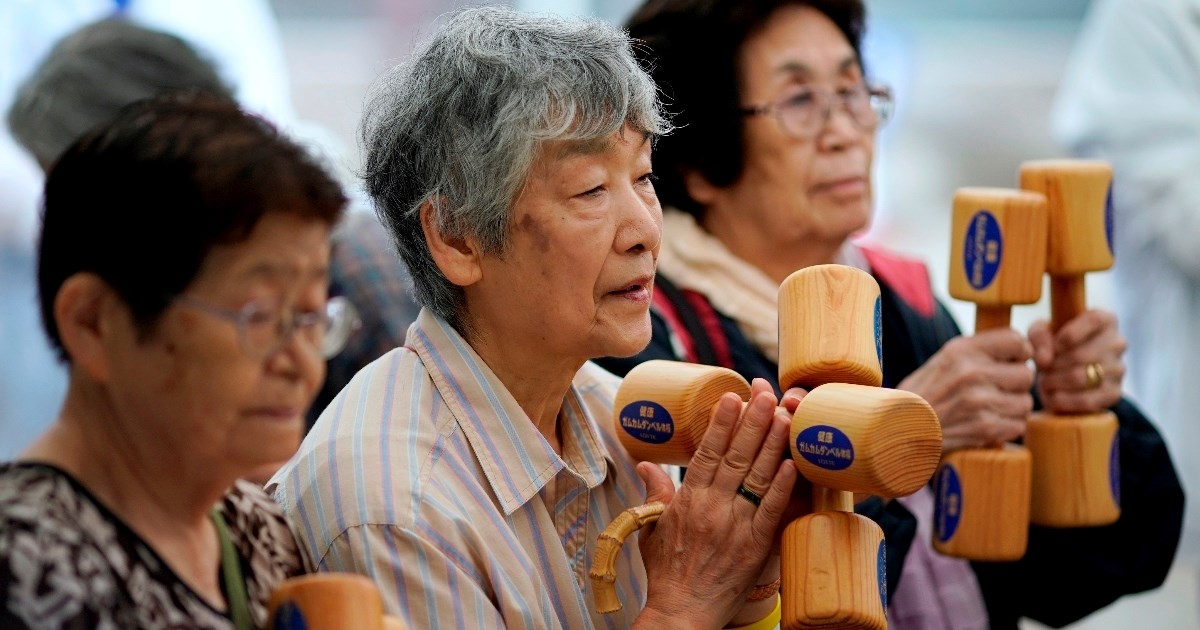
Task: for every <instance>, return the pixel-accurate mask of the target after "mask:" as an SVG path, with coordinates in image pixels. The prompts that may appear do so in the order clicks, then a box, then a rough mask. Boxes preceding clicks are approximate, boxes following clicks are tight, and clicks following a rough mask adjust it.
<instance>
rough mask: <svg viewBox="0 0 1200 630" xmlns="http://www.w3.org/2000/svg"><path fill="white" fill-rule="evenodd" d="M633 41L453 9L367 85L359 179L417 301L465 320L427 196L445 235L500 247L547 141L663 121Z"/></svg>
mask: <svg viewBox="0 0 1200 630" xmlns="http://www.w3.org/2000/svg"><path fill="white" fill-rule="evenodd" d="M632 46H633V41H632V40H631V39H630V38H629V36H628V35H627V34H626V33H625V32H624V31H622V30H620V29H618V28H616V27H614V26H611V25H609V24H607V23H605V22H602V21H599V20H594V19H576V18H562V17H551V16H541V15H532V14H528V13H519V12H516V11H513V10H511V9H506V8H500V7H476V8H471V9H464V10H461V11H458V12H456V13H454V14H452V16H451V18H450V19H449V20H448V21H447V22H446V23H445V25H444V26H443V27H442V28H441V29H439V30H438V32H437V33H435V34H434V35H433V36H432V37H431V38H430V39H428V40H427V41H426V42H424V43H423V44H421V45H420V46H419V47H418V49H417V50H416V51H415V52H414V53H413V56H412V57H411V59H410V60H409V61H408V62H407V63H405V64H402V65H400V66H397V67H395V68H393V69H392V70H391V71H390V72H388V73H387V74H385V76H384V77H382V78H381V79H380V80H379V81H378V82H377V83H376V84H375V86H374V87H373V88H372V90H371V94H370V95H369V97H368V99H367V104H366V108H365V112H366V114H365V116H364V118H363V122H362V126H361V129H360V134H361V141H362V143H363V147H364V148H365V153H366V155H365V159H364V173H363V175H364V179H365V183H366V189H367V191H368V192H369V193H370V195H371V197H372V198H373V199H374V201H375V209H376V212H377V213H378V214H379V218H380V220H381V221H382V222H383V223H384V225H386V226H388V228H389V229H390V230H391V232H392V235H393V238H394V239H395V244H396V248H397V249H398V250H399V253H400V256H401V258H403V260H404V263H405V264H406V265H407V266H408V269H409V272H410V273H411V275H412V279H413V287H414V294H415V296H416V298H417V301H419V302H420V303H421V304H422V305H423V306H425V307H428V308H429V309H431V310H432V311H433V312H435V313H437V314H438V315H440V316H441V317H442V318H444V319H446V320H447V321H448V322H450V324H451V325H453V326H454V327H455V328H457V329H458V330H460V331H462V332H466V330H465V327H466V326H467V325H468V323H467V321H466V318H465V315H466V313H465V300H464V294H463V291H462V288H461V287H458V286H456V285H454V284H452V283H451V282H450V281H448V280H447V279H446V278H445V276H443V275H442V273H441V271H440V270H439V269H438V267H437V265H436V264H435V263H434V260H433V258H432V256H431V255H430V252H429V247H428V245H427V244H426V242H425V239H424V235H423V232H422V230H421V218H420V208H421V206H422V205H423V204H424V203H426V202H430V203H431V204H432V207H433V209H434V217H435V221H436V226H437V229H438V230H439V232H440V233H442V234H443V235H445V236H446V237H448V238H464V237H473V238H475V239H477V240H478V242H479V243H480V247H481V248H482V249H483V253H486V254H489V255H500V254H503V253H505V250H506V244H507V226H508V221H509V211H510V208H511V206H512V203H513V202H514V200H515V199H516V198H517V196H518V194H519V192H520V190H521V188H522V186H523V185H524V183H525V181H526V178H527V177H528V175H529V172H530V170H531V168H532V164H533V160H534V159H535V156H536V153H537V151H538V149H539V147H540V145H541V144H542V143H544V142H546V141H549V140H577V141H587V140H593V139H598V138H604V137H607V136H610V135H612V134H614V133H616V132H617V131H619V130H620V129H622V128H623V127H624V126H625V125H626V124H628V125H630V126H631V127H632V128H634V129H636V130H637V131H639V132H641V133H646V134H648V135H650V136H651V137H652V138H653V137H655V136H658V135H662V134H666V133H669V132H670V130H671V125H670V122H669V121H668V119H667V116H666V114H665V113H664V111H663V108H662V105H661V103H660V101H659V98H658V92H657V89H656V88H655V85H654V82H653V81H652V80H651V79H650V77H649V76H648V75H647V74H646V73H645V72H644V71H643V70H642V69H641V67H639V65H638V63H637V61H636V60H635V58H634V56H633V50H632Z"/></svg>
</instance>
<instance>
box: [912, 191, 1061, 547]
mask: <svg viewBox="0 0 1200 630" xmlns="http://www.w3.org/2000/svg"><path fill="white" fill-rule="evenodd" d="M953 212H954V216H953V220H952V225H953V227H952V228H951V230H952V231H951V234H952V240H951V256H950V261H951V262H950V275H949V278H950V295H952V296H953V297H955V298H958V299H960V300H966V301H968V302H974V303H975V309H976V310H975V332H976V333H979V332H983V331H985V330H991V329H995V328H1007V327H1008V326H1009V323H1010V317H1011V310H1012V306H1013V305H1014V304H1032V303H1034V302H1037V301H1038V300H1039V299H1040V298H1041V294H1042V273H1043V272H1044V270H1045V267H1046V254H1045V252H1046V198H1045V197H1043V196H1042V195H1040V194H1037V193H1032V192H1025V191H1020V190H1014V189H1007V188H961V189H959V190H958V191H957V192H956V193H955V195H954V210H953ZM1032 459H1033V458H1032V454H1031V453H1030V451H1029V450H1028V449H1027V448H1025V447H1023V446H1019V445H1016V444H1004V445H1000V446H995V447H990V448H964V449H959V450H956V451H953V452H951V453H948V454H947V455H946V456H945V457H944V458H943V461H942V465H941V467H940V468H938V472H937V474H936V475H934V483H933V490H934V522H933V547H934V549H936V550H938V551H939V552H941V553H944V554H947V555H952V556H957V557H960V558H968V559H971V560H987V561H1011V560H1017V559H1019V558H1021V556H1023V555H1025V548H1026V546H1027V544H1028V539H1029V501H1030V499H1029V496H1030V479H1031V476H1032V465H1033V464H1032Z"/></svg>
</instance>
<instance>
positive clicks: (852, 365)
mask: <svg viewBox="0 0 1200 630" xmlns="http://www.w3.org/2000/svg"><path fill="white" fill-rule="evenodd" d="M880 308H881V304H880V293H879V285H878V283H876V282H875V279H874V278H872V277H871V276H870V275H869V274H867V273H866V272H863V271H861V270H859V269H856V268H853V267H848V266H844V265H816V266H813V267H807V268H805V269H801V270H799V271H797V272H795V273H793V274H792V275H791V276H789V277H788V278H787V279H786V280H785V281H784V282H783V284H782V285H781V286H780V288H779V339H780V344H779V355H780V356H779V378H780V385H781V386H782V387H783V388H784V389H787V388H791V387H805V388H808V389H809V390H810V391H809V393H808V395H807V396H805V398H804V400H803V401H802V402H801V403H800V406H799V408H798V409H797V410H796V414H795V415H794V416H793V418H792V432H791V448H792V458H793V460H795V462H796V466H797V468H798V469H799V470H800V472H801V474H803V475H804V476H805V477H806V478H807V479H809V480H810V481H812V482H813V513H812V514H809V515H807V516H803V517H800V518H798V519H796V520H795V521H794V522H792V523H790V524H789V525H788V526H787V527H786V528H785V529H784V534H783V547H782V554H783V556H782V567H781V568H782V575H781V583H782V584H781V586H782V590H781V597H782V620H781V624H780V625H781V627H782V628H784V630H795V629H802V628H803V629H807V628H864V629H872V630H877V629H882V628H886V627H887V616H886V615H887V577H886V576H887V574H886V570H885V567H886V562H885V551H884V550H885V545H884V536H883V531H882V530H881V529H880V528H879V526H878V525H876V524H875V523H874V522H873V521H871V520H870V519H868V518H866V517H863V516H860V515H858V514H855V513H854V500H853V493H862V494H871V495H877V496H882V497H898V496H905V495H908V494H912V493H913V492H916V491H917V490H918V489H920V487H921V486H922V485H924V484H925V483H926V482H927V481H928V480H929V478H930V476H931V475H932V474H933V472H934V470H935V468H936V467H937V463H938V460H939V458H940V457H941V449H942V434H941V426H940V425H939V424H938V420H937V415H936V414H935V413H934V411H933V409H932V408H931V407H930V406H929V404H928V403H927V402H925V400H924V399H922V398H921V397H920V396H917V395H916V394H912V393H910V392H904V391H899V390H893V389H883V388H881V387H879V386H880V385H881V384H882V382H883V370H882V357H883V345H882V334H881V330H882V328H881V327H882V322H881V321H880V316H881V312H880Z"/></svg>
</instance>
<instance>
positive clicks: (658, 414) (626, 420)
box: [620, 400, 675, 444]
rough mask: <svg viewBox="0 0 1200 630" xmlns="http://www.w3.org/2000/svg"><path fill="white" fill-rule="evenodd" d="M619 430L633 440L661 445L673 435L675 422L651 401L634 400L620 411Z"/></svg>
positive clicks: (660, 406) (663, 409)
mask: <svg viewBox="0 0 1200 630" xmlns="http://www.w3.org/2000/svg"><path fill="white" fill-rule="evenodd" d="M620 417H621V428H622V429H625V432H626V433H628V434H629V435H630V436H632V437H633V439H635V440H638V441H641V442H646V443H647V444H662V443H664V442H666V441H668V440H670V439H671V438H672V437H673V436H674V435H675V421H674V420H672V419H671V414H670V413H669V412H668V411H667V410H666V408H664V407H663V406H662V405H660V404H658V403H656V402H654V401H653V400H635V401H633V402H631V403H629V404H628V405H625V408H624V409H621V416H620Z"/></svg>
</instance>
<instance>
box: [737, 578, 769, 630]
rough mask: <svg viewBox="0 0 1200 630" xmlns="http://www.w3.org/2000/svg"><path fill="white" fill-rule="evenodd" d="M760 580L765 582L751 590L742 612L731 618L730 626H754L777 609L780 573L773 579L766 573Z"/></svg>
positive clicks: (759, 583)
mask: <svg viewBox="0 0 1200 630" xmlns="http://www.w3.org/2000/svg"><path fill="white" fill-rule="evenodd" d="M759 579H760V580H765V581H760V582H758V583H757V584H755V586H754V588H752V589H750V592H749V593H747V594H746V599H745V601H744V603H743V604H742V608H741V610H739V611H738V612H737V613H735V614H734V615H733V617H732V618H730V620H729V626H732V627H738V626H744V625H747V624H754V623H756V622H758V621H759V620H762V619H763V618H765V617H767V616H768V615H770V614H771V611H772V609H774V608H775V606H776V604H777V602H778V601H779V584H780V578H779V572H778V571H775V572H774V577H771V575H770V573H766V574H764V575H763V576H762V577H760V578H759Z"/></svg>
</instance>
